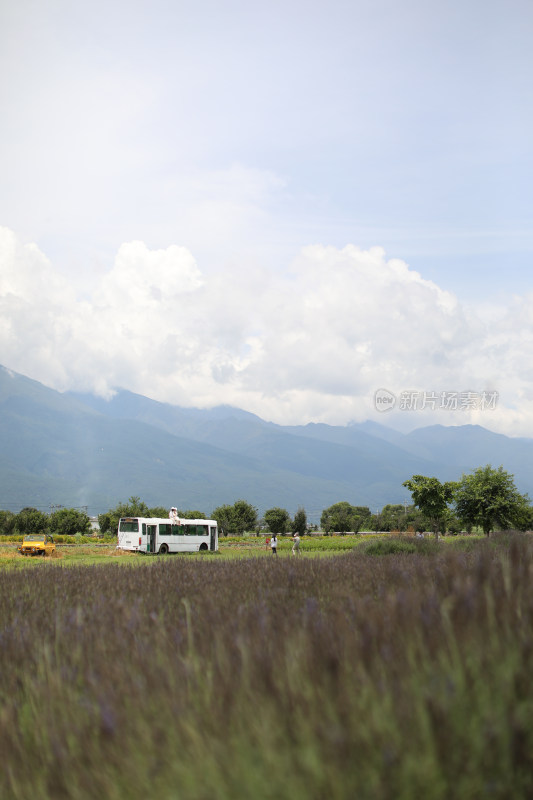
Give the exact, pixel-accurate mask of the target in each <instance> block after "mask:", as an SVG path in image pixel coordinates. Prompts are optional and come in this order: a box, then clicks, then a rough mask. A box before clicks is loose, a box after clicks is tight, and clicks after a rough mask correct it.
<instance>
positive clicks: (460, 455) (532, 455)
mask: <svg viewBox="0 0 533 800" xmlns="http://www.w3.org/2000/svg"><path fill="white" fill-rule="evenodd" d="M0 448H1V452H2V460H1V463H0V487H1V488H0V508H9V509H12V510H18V509H19V508H21V507H23V506H26V505H33V506H37V507H40V508H44V509H46V508H49V507H50V506H51V505H58V504H61V505H65V506H73V507H81V506H87V507H88V509H89V513H92V514H97V513H100V512H102V511H105V510H107V509H109V508H111V507H114V506H115V505H116V504H117V503H118V502H119V501H122V500H127V499H128V498H129V497H130V496H132V495H138V496H140V497H141V498H142V499H143V500H144V501H145V502H146V503H148V505H164V506H171V505H176V506H178V507H180V508H197V509H200V510H202V511H205V513H207V514H210V513H211V511H212V510H213V509H214V508H215V507H216V506H218V505H221V504H223V503H233V502H234V501H235V500H237V499H239V498H244V499H246V500H248V501H249V502H251V503H253V504H254V505H256V506H257V507H258V508H259V510H260V512H264V511H265V510H266V509H267V508H270V507H272V506H282V507H285V508H287V509H288V510H289V511H290V512H291V513H294V512H295V511H296V509H297V508H298V506H303V507H304V508H305V509H306V511H307V514H308V517H309V518H310V519H315V520H318V519H319V517H320V513H321V511H322V509H323V508H325V507H327V506H328V505H331V504H332V503H334V502H337V501H339V500H348V501H349V502H351V503H353V504H355V505H368V506H370V508H371V509H372V510H376V509H378V508H381V507H382V506H383V505H384V504H385V503H389V502H391V503H394V502H396V503H399V502H404V501H405V500H406V499H409V494H408V492H406V490H405V489H404V488H403V487H402V482H403V481H404V480H406V479H407V478H409V477H410V476H411V475H413V474H415V473H422V474H425V475H435V476H437V477H439V478H440V479H442V480H450V479H457V478H459V477H460V475H461V473H462V472H463V471H470V470H471V469H473V468H475V467H477V466H483V465H485V464H487V463H491V464H492V465H493V466H499V465H500V464H503V466H504V468H505V469H507V470H509V471H510V472H512V473H514V474H515V477H516V483H517V486H518V487H519V489H520V490H521V491H528V492H529V493H530V494H531V495H533V477H532V471H531V466H532V465H533V440H531V439H511V438H509V437H506V436H501V435H499V434H495V433H492V432H490V431H488V430H486V429H484V428H481V427H479V426H471V425H465V426H459V427H443V426H440V425H435V426H431V427H426V428H420V429H418V430H416V431H413V432H412V433H410V434H407V435H405V434H401V433H398V432H396V431H392V430H390V429H388V428H386V427H384V426H381V425H378V424H377V423H373V422H366V423H362V424H359V425H348V426H330V425H323V424H309V425H302V426H281V425H275V424H273V423H270V422H265V421H264V420H262V419H260V418H259V417H257V416H255V415H254V414H250V413H248V412H246V411H242V410H240V409H237V408H232V407H229V406H219V407H217V408H213V409H209V410H202V409H187V408H180V407H178V406H172V405H170V404H166V403H159V402H157V401H155V400H151V399H149V398H147V397H143V396H141V395H137V394H133V393H131V392H127V391H118V392H117V393H116V395H115V396H114V397H113V398H112V399H111V400H110V401H105V400H103V399H101V398H97V397H94V396H92V395H82V394H76V393H64V394H61V393H59V392H56V391H54V390H52V389H49V388H47V387H45V386H43V385H42V384H40V383H38V382H37V381H33V380H30V379H29V378H26V377H24V376H22V375H18V374H16V373H13V372H11V371H9V370H7V369H5V368H4V367H0Z"/></svg>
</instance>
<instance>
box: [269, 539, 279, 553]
mask: <svg viewBox="0 0 533 800" xmlns="http://www.w3.org/2000/svg"><path fill="white" fill-rule="evenodd" d="M270 547H271V548H272V555H273V556H277V554H278V537H277V536H276V534H275V533H273V534H272V539H271V540H270Z"/></svg>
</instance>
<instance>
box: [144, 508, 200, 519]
mask: <svg viewBox="0 0 533 800" xmlns="http://www.w3.org/2000/svg"><path fill="white" fill-rule="evenodd" d="M167 513H168V512H167ZM153 516H154V517H155V514H154V515H153ZM164 516H166V514H165V515H164ZM178 517H179V518H180V519H207V517H206V515H205V514H204V512H203V511H196V510H192V511H181V510H180V509H178Z"/></svg>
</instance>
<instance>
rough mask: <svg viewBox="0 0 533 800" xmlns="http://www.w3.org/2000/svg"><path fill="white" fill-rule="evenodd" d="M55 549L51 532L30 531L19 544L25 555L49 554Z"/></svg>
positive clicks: (19, 548)
mask: <svg viewBox="0 0 533 800" xmlns="http://www.w3.org/2000/svg"><path fill="white" fill-rule="evenodd" d="M55 549H56V546H55V544H54V540H53V539H52V537H51V536H50V534H49V533H30V534H28V536H25V537H24V539H23V541H22V544H19V546H18V550H19V551H20V553H21V555H23V556H46V555H48V556H49V555H51V553H53V552H54V550H55Z"/></svg>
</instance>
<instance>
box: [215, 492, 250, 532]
mask: <svg viewBox="0 0 533 800" xmlns="http://www.w3.org/2000/svg"><path fill="white" fill-rule="evenodd" d="M211 516H212V518H213V519H216V521H217V524H218V529H219V531H220V532H221V533H222V535H223V536H228V535H232V536H242V534H243V533H244V532H245V531H253V530H255V526H256V524H257V509H256V508H255V507H254V506H252V505H250V503H247V502H246V500H237V501H236V502H235V503H234V504H233V505H232V506H228V505H225V506H219V507H218V508H215V510H214V511H213V513H212V515H211Z"/></svg>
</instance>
